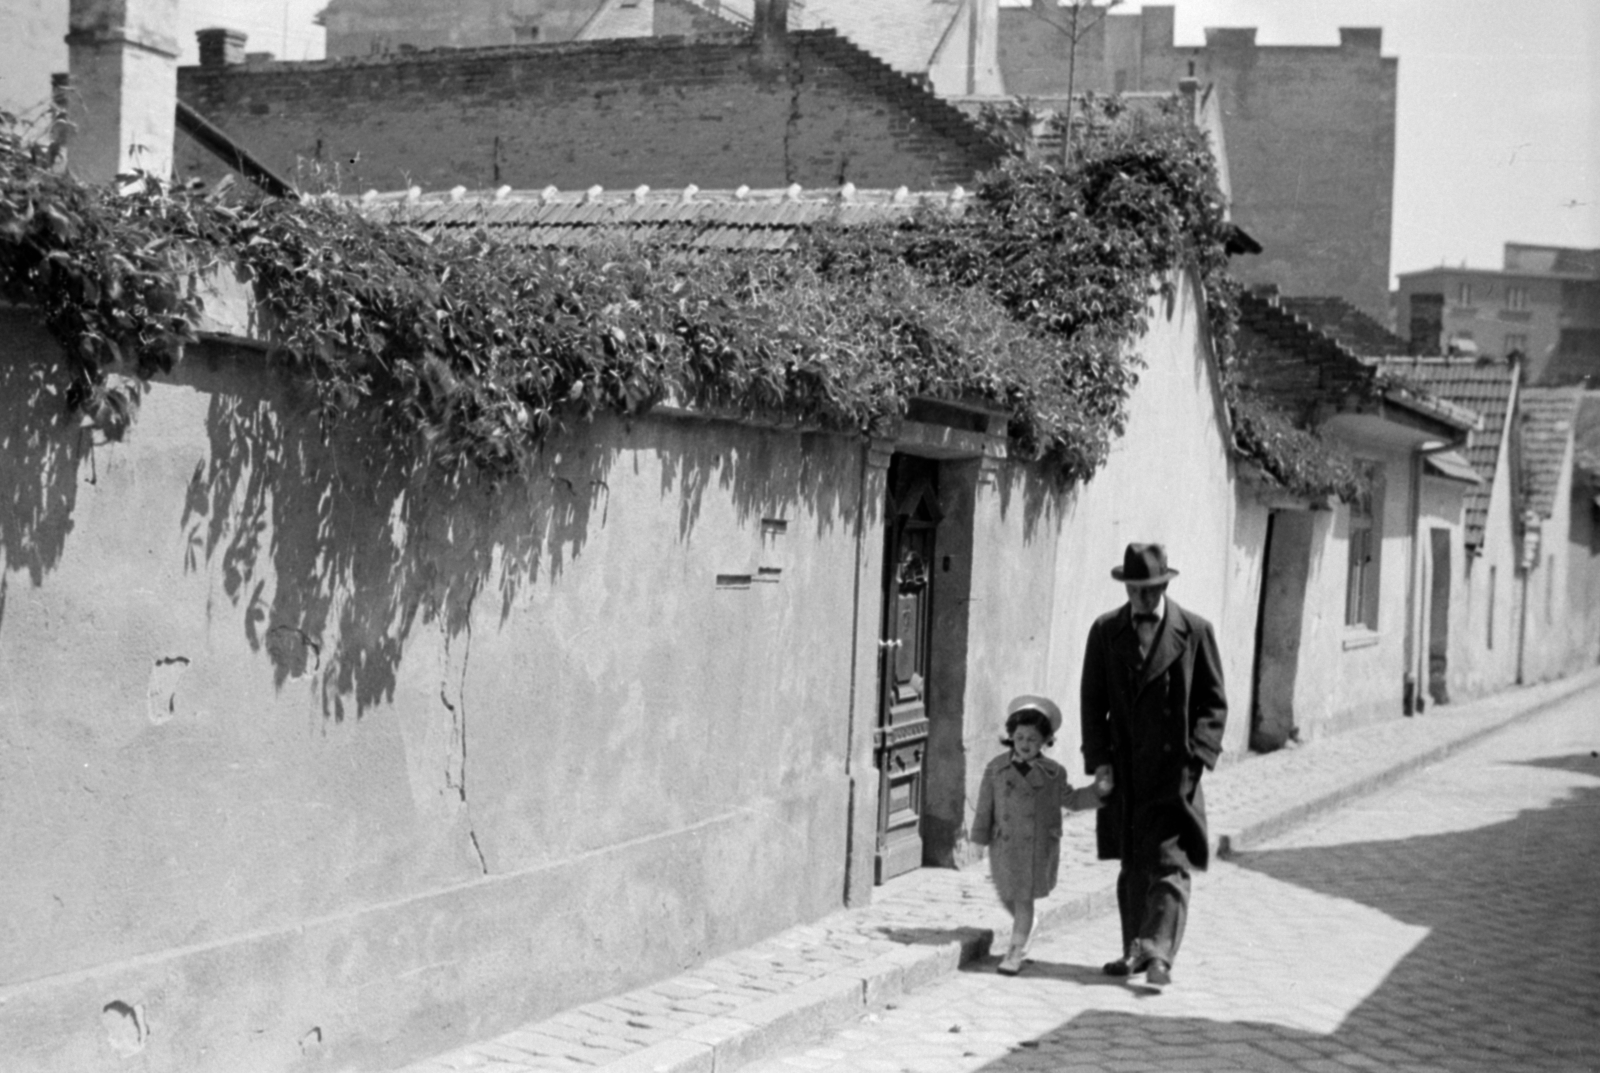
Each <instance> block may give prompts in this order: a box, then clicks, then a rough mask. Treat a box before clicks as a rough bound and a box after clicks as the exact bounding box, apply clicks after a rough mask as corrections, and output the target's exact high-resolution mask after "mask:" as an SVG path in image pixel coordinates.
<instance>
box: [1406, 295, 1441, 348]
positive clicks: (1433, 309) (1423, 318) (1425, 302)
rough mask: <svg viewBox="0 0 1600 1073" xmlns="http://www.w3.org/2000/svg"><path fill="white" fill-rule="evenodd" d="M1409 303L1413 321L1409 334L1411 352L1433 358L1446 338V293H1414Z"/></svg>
mask: <svg viewBox="0 0 1600 1073" xmlns="http://www.w3.org/2000/svg"><path fill="white" fill-rule="evenodd" d="M1409 305H1410V314H1411V323H1410V326H1409V329H1408V331H1407V336H1408V337H1409V338H1410V340H1411V352H1412V353H1413V354H1415V355H1416V356H1417V357H1419V358H1431V357H1433V356H1434V355H1436V354H1438V353H1439V343H1440V341H1441V340H1442V339H1443V338H1444V295H1442V294H1413V295H1412V296H1411V298H1410V301H1409Z"/></svg>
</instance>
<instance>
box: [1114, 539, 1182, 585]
mask: <svg viewBox="0 0 1600 1073" xmlns="http://www.w3.org/2000/svg"><path fill="white" fill-rule="evenodd" d="M1111 576H1112V577H1114V578H1116V579H1117V580H1118V581H1120V582H1122V583H1123V584H1124V585H1165V584H1166V583H1167V582H1169V581H1171V580H1172V579H1173V578H1175V577H1177V576H1178V572H1177V571H1176V570H1173V569H1171V568H1170V567H1168V566H1167V549H1166V548H1165V547H1163V546H1162V545H1160V544H1129V545H1128V550H1127V551H1125V552H1123V553H1122V565H1121V566H1113V567H1112V568H1111Z"/></svg>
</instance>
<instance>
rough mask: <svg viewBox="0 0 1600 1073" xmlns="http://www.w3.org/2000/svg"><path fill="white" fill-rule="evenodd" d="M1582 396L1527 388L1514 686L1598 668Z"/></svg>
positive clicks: (1522, 417) (1599, 636)
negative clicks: (1581, 454) (1580, 437)
mask: <svg viewBox="0 0 1600 1073" xmlns="http://www.w3.org/2000/svg"><path fill="white" fill-rule="evenodd" d="M1583 402H1584V392H1583V390H1582V389H1581V388H1527V389H1525V390H1524V391H1523V392H1522V399H1521V405H1520V406H1519V408H1518V418H1519V421H1518V433H1519V435H1520V442H1521V448H1522V450H1521V464H1522V473H1523V478H1522V495H1523V501H1522V510H1521V511H1520V512H1519V521H1520V528H1521V536H1522V547H1521V568H1522V569H1521V571H1520V573H1519V578H1518V581H1519V584H1520V585H1521V587H1522V598H1521V600H1519V601H1518V603H1519V604H1520V610H1521V616H1520V619H1519V621H1518V623H1517V650H1518V655H1517V681H1519V682H1541V681H1545V680H1547V679H1550V678H1559V677H1562V676H1563V675H1567V674H1571V673H1573V672H1575V671H1578V670H1581V669H1583V668H1585V667H1589V666H1592V665H1593V664H1594V663H1595V662H1596V661H1597V660H1600V609H1597V608H1596V606H1595V603H1594V601H1593V600H1592V599H1590V596H1591V594H1592V593H1593V591H1594V590H1595V587H1596V582H1597V580H1600V579H1597V577H1596V572H1597V570H1600V558H1597V552H1600V549H1596V548H1595V547H1594V546H1593V544H1594V529H1595V525H1594V514H1595V503H1594V497H1593V496H1592V495H1589V494H1585V491H1586V484H1585V480H1584V476H1583V473H1582V471H1581V469H1580V468H1579V465H1578V462H1577V458H1576V452H1577V447H1578V443H1577V441H1576V439H1575V433H1576V431H1577V423H1578V412H1579V409H1580V408H1581V407H1582V405H1583Z"/></svg>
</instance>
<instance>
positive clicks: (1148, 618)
mask: <svg viewBox="0 0 1600 1073" xmlns="http://www.w3.org/2000/svg"><path fill="white" fill-rule="evenodd" d="M1160 625H1161V620H1160V619H1159V618H1157V617H1156V616H1155V615H1134V616H1133V628H1134V629H1135V630H1136V631H1138V634H1139V655H1141V656H1146V657H1148V656H1149V655H1150V646H1151V645H1152V644H1154V643H1155V640H1156V627H1158V626H1160Z"/></svg>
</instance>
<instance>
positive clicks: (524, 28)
mask: <svg viewBox="0 0 1600 1073" xmlns="http://www.w3.org/2000/svg"><path fill="white" fill-rule="evenodd" d="M511 37H512V40H514V41H515V42H516V43H517V44H519V45H532V44H535V43H537V42H538V40H539V24H538V23H536V22H518V23H517V24H516V25H514V26H512V27H511Z"/></svg>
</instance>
